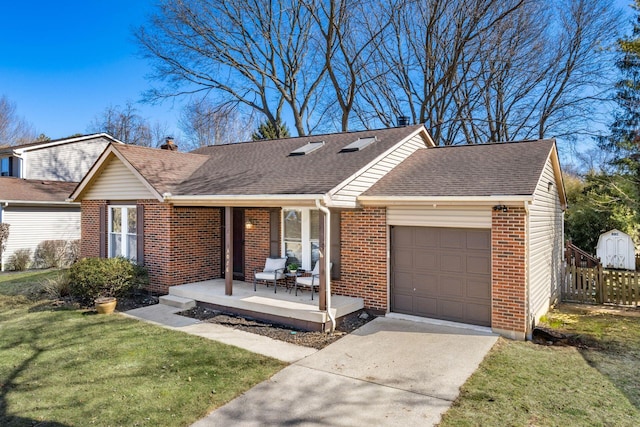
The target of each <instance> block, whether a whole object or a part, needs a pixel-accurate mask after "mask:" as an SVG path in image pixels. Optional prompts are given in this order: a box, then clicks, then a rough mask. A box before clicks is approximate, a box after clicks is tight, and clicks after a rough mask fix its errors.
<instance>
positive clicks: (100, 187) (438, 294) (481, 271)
mask: <svg viewBox="0 0 640 427" xmlns="http://www.w3.org/2000/svg"><path fill="white" fill-rule="evenodd" d="M71 198H72V199H73V200H74V201H75V202H81V205H82V247H81V254H82V256H103V257H105V256H118V255H123V256H127V257H129V258H132V259H136V260H137V261H138V262H139V263H144V264H145V265H146V266H147V268H148V270H149V274H150V280H151V285H150V289H151V290H153V291H156V292H159V293H166V292H167V291H168V289H169V287H170V286H173V285H180V284H185V283H192V282H198V281H205V280H209V279H214V278H220V277H225V281H226V283H227V286H228V288H227V289H228V290H227V292H228V294H230V293H231V286H232V282H231V277H232V275H231V274H228V275H225V269H226V271H229V272H231V271H233V278H235V279H240V280H247V281H251V280H252V279H253V271H254V268H260V267H262V266H263V265H264V260H265V258H266V257H268V256H283V255H286V256H288V257H290V258H295V259H296V260H297V261H299V262H300V263H301V264H302V267H303V268H305V269H311V268H312V267H313V265H314V263H315V262H316V261H317V260H318V259H319V258H320V259H323V258H321V257H323V256H324V255H323V254H324V253H327V252H329V253H330V255H329V258H330V261H331V263H332V264H333V268H332V270H331V281H330V282H326V281H325V279H326V277H324V271H323V269H321V277H320V282H321V294H322V291H323V290H325V289H326V288H327V286H330V289H331V293H332V294H333V295H344V296H350V297H359V298H362V299H363V300H364V306H365V307H366V308H367V309H369V310H373V311H377V312H379V313H389V312H394V313H403V314H407V315H413V316H424V317H432V318H438V319H445V320H452V321H457V322H464V323H471V324H477V325H483V326H490V327H491V328H492V329H493V330H494V331H495V332H497V333H500V334H503V335H505V336H508V337H512V338H517V339H523V338H524V337H525V336H526V335H527V334H528V333H530V332H531V330H532V327H533V325H534V324H535V323H536V322H537V320H538V319H539V317H540V316H541V315H542V314H544V313H545V312H546V310H547V309H548V307H549V305H550V304H552V303H554V302H555V301H556V300H557V298H558V296H559V289H560V288H559V285H560V280H561V277H562V250H563V237H562V236H563V218H564V212H563V211H564V208H565V204H566V200H565V194H564V187H563V182H562V178H561V174H560V165H559V162H558V154H557V150H556V145H555V142H554V141H552V140H541V141H530V142H518V143H502V144H485V145H466V146H452V147H434V146H433V142H432V140H431V138H430V137H429V135H428V133H427V131H426V129H425V128H424V127H423V126H421V125H419V126H407V127H397V128H389V129H381V130H371V131H362V132H350V133H339V134H329V135H315V136H306V137H300V138H288V139H280V140H272V141H261V142H247V143H239V144H230V145H220V146H211V147H205V148H201V149H199V150H196V151H195V152H192V153H181V152H177V151H169V150H157V149H150V148H142V147H135V146H127V145H117V144H112V145H110V146H109V147H108V148H107V149H106V150H105V152H104V153H103V154H102V155H101V156H100V158H99V159H98V161H97V162H96V164H95V165H94V166H93V167H92V168H91V170H90V171H89V173H88V174H87V176H86V177H85V178H84V179H83V180H82V181H81V182H80V184H79V185H78V187H77V188H76V189H75V190H74V192H73V194H72V195H71ZM319 208H320V209H319ZM326 209H328V211H327V210H326ZM323 212H324V213H323ZM124 218H127V220H126V221H125V220H124ZM225 224H228V225H230V226H229V227H225V226H224V225H225ZM223 254H225V255H224V256H223ZM322 304H323V302H322V300H321V302H320V307H319V308H320V310H323V308H324V307H323V305H322Z"/></svg>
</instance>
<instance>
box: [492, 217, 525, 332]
mask: <svg viewBox="0 0 640 427" xmlns="http://www.w3.org/2000/svg"><path fill="white" fill-rule="evenodd" d="M525 227H526V211H525V210H524V208H517V207H509V211H508V212H502V211H493V214H492V225H491V281H492V292H491V295H492V304H491V327H492V328H493V329H494V330H497V331H500V332H501V333H502V332H503V331H504V332H507V334H506V335H508V336H511V337H512V338H519V339H523V338H524V334H525V333H526V312H527V292H526V287H527V270H526V269H527V263H526V232H525Z"/></svg>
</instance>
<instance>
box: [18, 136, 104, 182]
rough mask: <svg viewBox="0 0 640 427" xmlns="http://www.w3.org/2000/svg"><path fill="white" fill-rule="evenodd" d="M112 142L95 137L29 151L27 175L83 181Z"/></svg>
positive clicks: (25, 162)
mask: <svg viewBox="0 0 640 427" xmlns="http://www.w3.org/2000/svg"><path fill="white" fill-rule="evenodd" d="M108 144H109V141H107V140H106V139H104V138H95V139H90V140H87V141H79V142H73V143H69V144H62V145H54V146H51V147H47V148H43V149H40V150H33V151H28V152H26V153H25V154H24V166H25V167H24V173H25V175H24V178H26V179H45V180H51V181H72V182H79V181H80V180H81V179H82V177H83V176H84V175H85V174H86V173H87V172H88V171H89V168H91V166H92V165H93V163H94V162H95V161H96V159H97V158H98V156H99V155H100V154H101V153H102V152H103V151H104V149H105V148H106V147H107V145H108Z"/></svg>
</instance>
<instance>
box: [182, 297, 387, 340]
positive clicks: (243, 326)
mask: <svg viewBox="0 0 640 427" xmlns="http://www.w3.org/2000/svg"><path fill="white" fill-rule="evenodd" d="M178 314H180V315H182V316H186V317H191V318H194V319H198V320H201V321H203V322H210V323H216V324H219V325H224V326H229V327H232V328H235V329H240V330H242V331H246V332H251V333H253V334H258V335H263V336H267V337H269V338H273V339H276V340H280V341H286V342H289V343H292V344H297V345H302V346H305V347H311V348H316V349H318V350H319V349H322V348H324V347H326V346H327V345H329V344H331V343H332V342H335V341H337V340H339V339H340V338H342V337H343V336H344V335H346V334H348V333H350V332H353V331H354V330H356V329H358V328H359V327H361V326H362V325H364V324H366V323H367V322H370V321H371V320H373V319H374V318H375V316H373V315H371V314H370V313H368V312H367V311H365V310H361V311H358V312H355V313H351V314H350V315H347V316H345V317H343V318H341V319H340V320H339V321H338V323H337V324H336V330H335V332H334V333H333V334H328V333H325V332H309V331H302V330H299V329H293V328H290V327H287V326H282V325H278V324H273V323H268V322H262V321H259V320H254V319H250V318H246V317H242V316H236V315H233V314H228V313H223V312H221V311H217V310H213V309H210V308H206V307H200V306H197V307H194V308H192V309H189V310H186V311H182V312H180V313H178Z"/></svg>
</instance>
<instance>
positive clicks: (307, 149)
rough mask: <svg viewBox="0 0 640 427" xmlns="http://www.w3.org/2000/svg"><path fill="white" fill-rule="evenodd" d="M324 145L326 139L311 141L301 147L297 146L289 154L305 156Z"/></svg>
mask: <svg viewBox="0 0 640 427" xmlns="http://www.w3.org/2000/svg"><path fill="white" fill-rule="evenodd" d="M323 145H324V141H316V142H309V143H308V144H305V145H303V146H302V147H300V148H297V149H295V150H293V151H292V152H290V153H289V156H305V155H307V154H309V153H312V152H314V151H316V150H317V149H318V148H320V147H322V146H323Z"/></svg>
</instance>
